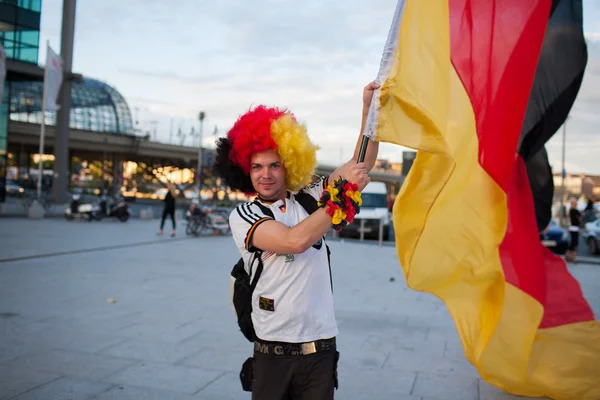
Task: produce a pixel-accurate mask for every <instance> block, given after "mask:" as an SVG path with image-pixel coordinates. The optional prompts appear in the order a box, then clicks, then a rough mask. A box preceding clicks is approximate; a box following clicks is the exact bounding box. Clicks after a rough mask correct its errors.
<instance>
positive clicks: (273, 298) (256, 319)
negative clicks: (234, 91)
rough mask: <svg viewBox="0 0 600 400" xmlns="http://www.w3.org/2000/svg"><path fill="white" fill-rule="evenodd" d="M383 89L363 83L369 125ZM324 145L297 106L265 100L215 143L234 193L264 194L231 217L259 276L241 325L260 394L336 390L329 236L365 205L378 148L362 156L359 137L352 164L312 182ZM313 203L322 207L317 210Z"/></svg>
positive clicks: (272, 397)
mask: <svg viewBox="0 0 600 400" xmlns="http://www.w3.org/2000/svg"><path fill="white" fill-rule="evenodd" d="M378 87H379V85H377V84H375V83H371V84H369V85H367V86H366V87H365V89H364V92H363V120H362V125H363V126H364V124H365V122H366V116H367V113H368V110H369V107H370V103H371V100H372V97H373V92H374V90H375V89H377V88H378ZM359 139H360V135H359ZM359 143H360V141H359ZM317 149H318V147H317V146H315V145H314V144H312V143H311V141H310V140H309V138H308V135H307V132H306V128H305V127H304V125H302V124H300V123H299V122H298V121H297V120H296V118H295V117H294V116H293V115H292V114H291V113H290V112H289V111H286V110H280V109H278V108H271V107H265V106H258V107H256V108H254V109H252V110H250V111H248V112H246V113H245V114H243V115H242V116H240V118H239V119H238V120H237V121H236V123H235V124H234V126H233V127H232V128H231V130H230V131H229V132H228V134H227V137H225V138H221V139H219V141H218V142H217V157H216V162H215V170H216V173H217V174H218V176H219V177H220V178H221V179H222V180H223V181H224V183H225V184H226V185H227V186H229V187H230V188H231V189H233V190H239V191H241V192H245V193H248V194H250V193H252V194H256V195H257V199H256V200H255V201H252V202H246V203H243V204H241V205H239V206H238V207H237V208H236V209H235V210H234V211H233V212H232V213H231V216H230V219H229V222H230V226H231V232H232V235H233V239H234V241H235V244H236V246H237V247H238V250H239V252H240V255H241V256H242V260H243V264H244V265H243V268H244V270H245V273H246V274H248V275H250V280H251V281H252V282H253V287H252V289H251V290H250V293H251V299H250V300H249V302H250V303H251V304H250V308H251V315H250V316H251V325H252V327H253V328H252V329H248V330H247V331H245V330H244V328H242V326H240V327H241V328H242V332H243V333H244V335H245V336H246V337H247V338H248V339H249V340H251V341H253V342H254V357H252V358H251V359H250V360H249V361H250V363H249V364H250V370H249V371H248V370H246V369H243V370H242V375H246V376H247V375H250V376H253V380H252V383H251V389H250V390H251V391H252V398H253V399H264V400H283V399H286V400H328V399H333V395H334V389H335V388H337V361H338V355H339V353H338V352H337V347H336V336H337V334H338V328H337V323H336V320H335V315H334V307H333V293H332V290H333V282H332V275H331V270H330V265H329V248H328V247H327V244H326V243H325V237H324V236H325V234H326V233H327V231H329V230H330V229H331V227H332V226H333V227H334V228H335V229H341V228H342V227H343V226H344V225H345V224H346V223H351V222H352V221H353V218H354V215H355V214H356V213H358V212H359V210H360V205H361V197H360V191H361V190H362V189H363V188H364V187H365V186H366V185H367V184H368V183H369V176H368V172H369V171H370V170H371V169H372V168H373V166H374V165H375V161H376V159H377V152H378V146H377V144H374V145H372V146H370V147H369V149H368V151H367V152H366V154H365V157H364V159H363V161H364V162H360V163H357V159H358V157H359V154H358V150H359V148H358V144H357V147H356V151H355V154H354V156H353V158H352V159H351V160H350V161H349V162H347V163H346V164H344V165H343V166H341V167H340V168H338V169H336V170H335V171H334V172H333V174H332V175H331V177H330V178H325V177H324V178H321V179H320V180H318V181H317V182H314V183H311V179H312V177H313V174H314V170H315V168H316V150H317ZM301 198H302V199H304V200H301ZM307 205H313V206H314V207H311V208H313V209H312V213H310V214H309V212H310V211H311V210H309V208H308V206H307ZM259 271H260V272H259ZM236 285H237V283H236ZM234 287H235V286H234ZM236 298H238V297H237V296H236V295H235V294H234V306H236V304H237V303H236V300H235V299H236ZM244 306H245V305H244V304H240V307H238V306H236V309H241V308H242V307H244ZM239 315H240V314H239V313H238V318H239ZM244 326H245V325H244ZM246 365H248V364H244V368H245V367H246ZM243 387H244V388H246V386H245V385H244V384H243Z"/></svg>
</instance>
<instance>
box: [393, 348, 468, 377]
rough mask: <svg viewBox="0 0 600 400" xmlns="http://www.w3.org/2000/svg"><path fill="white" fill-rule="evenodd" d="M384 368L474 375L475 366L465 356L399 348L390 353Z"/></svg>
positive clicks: (463, 375) (452, 374)
mask: <svg viewBox="0 0 600 400" xmlns="http://www.w3.org/2000/svg"><path fill="white" fill-rule="evenodd" d="M383 368H385V369H390V370H398V371H418V372H424V373H430V374H444V375H449V376H454V375H456V376H459V375H460V376H462V377H472V376H477V372H476V370H475V368H473V366H472V365H471V364H470V363H469V362H468V361H467V360H466V359H465V358H464V357H462V358H450V357H445V358H442V357H431V356H428V355H427V354H421V353H416V352H415V351H413V350H404V349H397V350H394V351H392V352H391V353H390V356H389V357H388V359H387V360H386V362H385V364H384V365H383Z"/></svg>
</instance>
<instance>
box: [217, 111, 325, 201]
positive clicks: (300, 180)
mask: <svg viewBox="0 0 600 400" xmlns="http://www.w3.org/2000/svg"><path fill="white" fill-rule="evenodd" d="M270 149H272V150H276V151H277V153H278V154H279V157H280V158H281V161H282V163H283V166H284V167H285V170H286V185H287V188H288V190H291V191H298V190H300V189H301V188H303V187H304V186H306V185H307V184H308V183H310V180H311V178H312V176H313V173H314V170H315V168H316V166H317V158H316V151H317V150H318V149H319V147H318V146H316V145H314V144H312V143H311V141H310V139H309V137H308V134H307V133H306V127H305V126H304V125H303V124H299V123H298V122H297V121H296V119H295V117H294V116H293V115H292V114H291V113H290V112H288V111H285V110H280V109H278V108H268V107H265V106H258V107H256V108H255V109H254V110H250V111H248V112H247V113H245V114H244V115H242V116H241V117H240V118H239V119H238V120H237V121H236V123H235V124H234V125H233V127H232V128H231V130H230V131H229V132H228V134H227V137H226V138H222V139H220V140H219V141H218V142H217V157H216V160H215V170H216V172H217V174H218V175H219V176H220V177H221V179H223V181H224V183H225V184H226V185H227V186H229V187H231V188H232V189H234V190H239V191H242V192H244V193H254V192H255V190H254V188H253V186H252V181H251V180H250V159H251V158H252V155H253V154H255V153H259V152H262V151H266V150H270Z"/></svg>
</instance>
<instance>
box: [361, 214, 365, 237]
mask: <svg viewBox="0 0 600 400" xmlns="http://www.w3.org/2000/svg"><path fill="white" fill-rule="evenodd" d="M364 240H365V219H364V218H361V219H360V241H361V242H362V241H364Z"/></svg>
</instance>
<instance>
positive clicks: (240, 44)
mask: <svg viewBox="0 0 600 400" xmlns="http://www.w3.org/2000/svg"><path fill="white" fill-rule="evenodd" d="M583 1H584V15H585V31H586V35H587V37H588V46H589V53H590V60H589V64H588V68H587V71H586V76H585V78H584V82H583V87H582V90H581V92H580V95H579V97H578V100H577V102H576V104H575V106H574V109H573V111H572V113H571V118H570V119H569V122H568V124H567V152H566V166H567V172H570V173H580V172H584V173H596V174H600V162H599V161H598V156H597V154H598V150H599V149H600V132H599V130H600V112H599V110H598V105H600V22H599V21H600V1H598V0H583ZM169 3H170V2H167V1H164V0H127V1H122V0H103V1H93V0H79V1H78V2H77V7H78V8H77V19H76V39H75V51H74V61H73V69H74V71H75V72H79V73H82V74H84V75H86V76H89V77H93V78H96V79H99V80H102V81H105V82H107V83H108V84H110V85H111V86H113V87H115V88H116V89H117V90H118V91H119V92H120V93H121V94H122V95H123V96H124V97H125V99H126V100H127V102H128V103H129V105H130V108H131V110H132V114H134V116H136V115H137V119H138V121H139V124H140V127H142V128H146V129H147V128H151V129H153V128H152V127H153V126H156V129H157V132H158V137H159V139H160V140H163V141H169V140H173V141H174V142H176V141H177V140H178V138H177V135H176V132H177V130H178V129H181V130H182V131H183V132H185V133H189V132H190V129H191V128H192V127H194V128H195V129H196V130H197V129H198V126H199V123H198V121H197V115H198V112H199V111H200V110H203V111H205V113H206V119H205V120H204V144H205V146H211V145H212V143H213V142H214V139H213V133H214V131H215V127H216V128H217V134H218V135H224V134H225V133H226V131H227V129H228V128H229V127H230V126H231V125H232V123H233V122H234V121H235V119H236V118H237V117H238V116H239V115H240V114H241V113H243V112H244V111H245V110H247V109H248V108H249V107H250V106H251V105H256V104H267V105H277V106H282V107H288V108H289V109H291V110H292V111H293V112H294V113H295V114H296V116H297V117H298V118H299V119H300V120H301V121H303V122H305V123H306V124H307V127H308V130H309V134H310V135H311V137H312V138H313V139H314V140H315V142H317V144H319V145H320V146H321V150H320V151H319V153H318V159H319V161H320V162H322V163H326V164H337V163H339V162H340V161H341V160H342V159H344V160H346V159H347V158H349V157H350V155H351V152H352V151H353V145H354V143H355V140H356V138H357V136H358V133H359V132H358V130H359V129H360V112H361V94H362V88H363V86H364V85H365V84H366V83H368V82H369V81H371V80H373V79H374V78H375V76H376V75H377V72H378V69H379V61H380V59H381V51H382V49H383V45H384V43H385V40H386V38H387V33H388V30H389V25H390V21H391V16H392V14H393V12H394V9H395V6H396V0H370V1H363V0H360V1H359V0H345V1H331V0H303V1H302V2H292V1H286V0H253V1H241V0H218V1H206V0H178V1H177V2H172V3H171V4H169ZM174 4H176V6H175V5H174ZM61 16H62V0H44V1H43V14H42V29H41V38H40V44H41V46H40V47H41V49H40V57H39V60H40V63H44V62H45V61H44V60H45V43H46V40H49V41H50V45H51V46H52V47H53V48H54V50H55V51H57V52H59V51H60V25H61ZM152 121H156V123H155V125H153V122H152ZM171 126H173V129H172V130H171ZM171 132H173V134H172V136H171ZM561 132H562V131H559V133H558V134H557V135H555V137H554V138H552V139H551V141H550V142H549V143H548V151H549V154H550V162H551V164H553V167H554V169H555V170H556V171H559V170H560V162H561V146H562V139H561V135H560V133H561ZM187 143H188V144H190V143H191V142H190V139H187ZM340 147H341V149H340ZM402 151H403V148H401V147H398V146H393V145H386V144H384V145H382V147H381V151H380V156H381V158H387V159H389V160H392V161H400V160H401V158H402Z"/></svg>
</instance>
